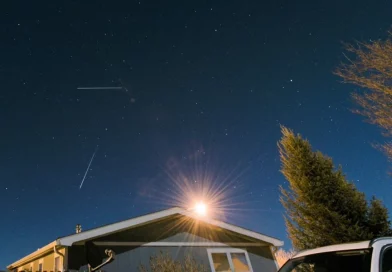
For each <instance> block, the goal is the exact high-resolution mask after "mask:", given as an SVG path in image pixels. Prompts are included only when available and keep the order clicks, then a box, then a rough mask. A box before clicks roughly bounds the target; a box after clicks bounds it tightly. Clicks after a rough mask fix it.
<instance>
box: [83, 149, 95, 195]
mask: <svg viewBox="0 0 392 272" xmlns="http://www.w3.org/2000/svg"><path fill="white" fill-rule="evenodd" d="M97 151H98V146H97V147H96V148H95V151H94V153H93V155H92V157H91V160H90V163H89V164H88V166H87V170H86V173H84V177H83V179H82V183H80V187H79V190H80V189H82V186H83V182H84V180H85V178H86V176H87V173H88V170H90V166H91V163H92V162H93V160H94V157H95V153H97Z"/></svg>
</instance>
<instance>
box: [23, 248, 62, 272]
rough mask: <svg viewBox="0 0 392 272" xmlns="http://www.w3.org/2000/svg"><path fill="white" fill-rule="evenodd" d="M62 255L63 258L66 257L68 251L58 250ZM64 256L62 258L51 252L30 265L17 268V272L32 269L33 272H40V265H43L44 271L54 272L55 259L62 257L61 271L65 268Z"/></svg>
mask: <svg viewBox="0 0 392 272" xmlns="http://www.w3.org/2000/svg"><path fill="white" fill-rule="evenodd" d="M57 251H58V252H59V253H60V254H62V255H63V256H65V253H66V249H65V248H62V249H58V250H57ZM63 256H60V255H59V254H57V253H55V252H51V253H48V254H45V255H44V256H39V257H37V258H36V259H34V260H31V261H30V262H28V263H25V264H23V265H20V266H19V267H17V269H18V270H17V271H18V272H19V271H23V269H25V270H27V271H30V268H31V267H32V268H33V272H36V271H38V264H39V263H42V264H43V265H42V271H47V272H50V271H54V259H55V258H56V257H60V269H63V266H64V262H65V260H63Z"/></svg>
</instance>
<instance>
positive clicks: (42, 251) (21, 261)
mask: <svg viewBox="0 0 392 272" xmlns="http://www.w3.org/2000/svg"><path fill="white" fill-rule="evenodd" d="M57 245H59V244H58V241H57V240H55V241H53V242H51V243H49V244H47V245H46V246H44V247H41V248H40V249H38V250H36V251H34V252H33V253H31V254H29V255H27V256H25V257H23V258H22V259H19V260H18V261H16V262H14V263H12V264H10V265H9V266H7V269H8V270H12V269H14V268H16V267H20V266H21V265H24V264H26V263H28V262H29V261H31V260H34V259H37V258H39V257H40V256H42V255H45V254H47V253H49V252H51V251H53V250H54V247H55V246H57Z"/></svg>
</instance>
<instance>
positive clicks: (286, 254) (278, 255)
mask: <svg viewBox="0 0 392 272" xmlns="http://www.w3.org/2000/svg"><path fill="white" fill-rule="evenodd" d="M294 254H295V251H294V250H292V249H291V250H288V251H286V250H284V249H283V248H280V249H278V250H277V251H276V252H275V259H276V262H277V263H278V266H279V267H282V266H283V265H284V264H285V263H286V262H287V261H288V260H289V259H290V258H291V257H293V256H294Z"/></svg>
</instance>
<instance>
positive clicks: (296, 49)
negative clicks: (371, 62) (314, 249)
mask: <svg viewBox="0 0 392 272" xmlns="http://www.w3.org/2000/svg"><path fill="white" fill-rule="evenodd" d="M3 2H4V3H1V7H0V13H1V16H0V18H1V19H0V20H1V27H0V37H1V42H0V122H1V152H0V183H1V184H0V204H1V207H2V213H1V220H0V233H1V235H0V238H1V242H2V249H1V250H0V253H1V254H0V268H4V267H5V266H6V265H8V264H10V263H11V262H13V261H15V260H17V259H18V258H20V257H23V256H24V255H26V254H28V253H31V252H32V251H34V250H36V249H37V248H39V247H42V246H43V245H45V244H46V243H48V242H51V241H53V240H54V239H56V238H57V237H59V236H63V235H67V234H70V233H73V232H74V229H75V225H76V224H77V223H79V224H81V225H82V228H83V229H84V230H86V229H89V228H93V227H97V226H100V225H103V224H107V223H112V222H115V221H119V220H123V219H127V218H131V217H134V216H138V215H142V214H145V213H149V212H154V211H157V210H160V209H165V208H168V207H170V206H173V205H186V203H188V202H189V203H192V201H193V200H194V199H193V200H191V199H188V198H190V196H189V195H192V194H193V195H195V196H196V198H197V199H203V200H204V201H207V202H208V201H209V197H206V195H211V194H213V195H214V197H215V198H214V199H217V202H218V204H217V205H218V206H219V208H220V209H221V210H223V211H224V214H223V215H220V216H222V217H224V219H225V220H226V221H228V222H230V223H233V224H237V225H239V226H243V227H246V228H249V229H252V230H255V231H258V232H261V233H265V234H267V235H271V236H274V237H277V238H280V239H283V240H284V241H285V243H286V248H289V247H290V246H291V245H290V241H289V240H288V239H287V235H286V232H285V226H284V221H283V217H282V214H283V208H282V206H281V205H280V203H279V189H278V187H279V185H283V186H285V180H284V178H283V176H282V174H281V173H280V172H279V167H280V162H279V154H278V151H277V145H276V143H277V141H278V140H279V138H280V136H281V135H280V127H279V126H280V124H282V125H285V126H288V127H289V128H292V129H294V130H295V132H298V133H301V134H302V135H304V136H305V137H306V138H308V139H309V140H310V142H311V144H312V145H313V146H314V147H315V148H317V149H319V150H321V151H322V152H324V153H326V154H328V155H329V156H331V157H332V158H333V159H334V160H335V162H336V163H339V164H342V166H343V170H344V171H345V173H347V176H348V178H349V179H350V180H352V181H354V182H355V184H356V185H357V187H358V188H359V189H360V190H362V191H364V192H365V193H366V194H367V196H369V197H370V196H371V195H376V196H377V197H379V198H381V199H383V200H384V202H385V204H386V205H387V206H388V207H389V208H390V209H392V199H391V198H390V197H388V196H390V192H391V190H392V187H391V185H392V183H391V180H390V177H388V170H390V169H389V168H388V163H387V160H386V158H385V157H384V156H383V155H382V154H381V153H380V152H378V151H377V150H375V149H374V148H373V147H372V146H371V143H375V142H380V141H382V140H383V138H382V137H381V136H380V131H379V130H378V129H377V128H376V127H374V126H371V125H369V124H367V123H364V122H363V121H362V118H361V117H360V116H358V115H355V114H353V113H351V112H350V110H349V109H350V108H352V107H353V106H355V105H353V102H352V101H351V100H350V91H353V90H354V86H351V85H344V84H342V83H340V79H339V78H337V77H336V76H334V75H333V74H332V71H333V69H334V68H335V67H336V66H337V65H338V64H339V63H340V62H341V61H342V60H343V59H344V57H343V55H342V52H343V48H342V42H343V41H344V42H353V41H354V40H362V41H369V40H374V39H378V38H383V37H385V34H386V32H387V30H388V29H389V27H390V24H391V19H390V18H391V17H390V14H391V13H390V12H391V10H392V2H390V1H283V2H282V1H232V0H226V1H200V0H198V1H193V0H189V1H148V0H141V1H119V2H118V1H91V2H89V3H87V1H83V3H81V1H64V2H63V1H38V2H35V1H23V2H21V1H3ZM65 3H66V4H65ZM81 86H83V87H96V86H100V87H108V86H113V87H123V89H120V90H78V89H77V88H78V87H81ZM94 151H96V153H95V156H94V158H93V160H92V163H91V167H90V169H89V171H88V173H87V175H86V178H85V180H84V184H83V186H82V188H81V189H80V184H81V181H82V179H83V176H84V174H85V172H86V170H87V167H88V164H89V162H90V160H91V158H92V155H93V153H94ZM183 191H185V192H186V193H188V194H184V192H183ZM206 192H209V193H206ZM211 192H212V193H211ZM195 196H194V197H195Z"/></svg>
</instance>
